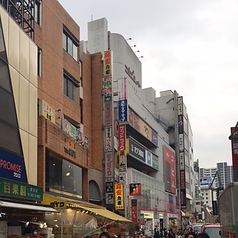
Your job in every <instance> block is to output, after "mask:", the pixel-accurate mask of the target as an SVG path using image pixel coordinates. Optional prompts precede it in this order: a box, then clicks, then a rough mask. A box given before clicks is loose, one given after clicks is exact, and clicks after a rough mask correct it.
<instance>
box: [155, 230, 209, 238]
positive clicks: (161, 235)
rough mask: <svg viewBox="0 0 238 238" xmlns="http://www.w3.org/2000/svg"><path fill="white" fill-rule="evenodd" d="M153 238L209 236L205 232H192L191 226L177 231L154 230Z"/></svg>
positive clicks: (201, 237) (196, 237)
mask: <svg viewBox="0 0 238 238" xmlns="http://www.w3.org/2000/svg"><path fill="white" fill-rule="evenodd" d="M154 238H210V237H209V235H208V234H206V233H197V232H194V231H193V229H192V228H187V229H184V230H182V229H179V230H178V231H177V232H175V231H173V229H169V231H168V232H167V229H166V228H164V229H160V230H157V229H156V228H155V230H154Z"/></svg>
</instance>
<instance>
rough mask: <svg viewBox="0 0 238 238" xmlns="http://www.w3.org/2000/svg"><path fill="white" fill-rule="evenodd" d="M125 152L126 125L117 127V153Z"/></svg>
mask: <svg viewBox="0 0 238 238" xmlns="http://www.w3.org/2000/svg"><path fill="white" fill-rule="evenodd" d="M125 150H126V125H118V151H125Z"/></svg>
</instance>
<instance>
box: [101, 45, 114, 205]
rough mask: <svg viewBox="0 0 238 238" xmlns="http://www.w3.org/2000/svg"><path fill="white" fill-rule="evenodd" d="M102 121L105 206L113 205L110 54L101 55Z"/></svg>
mask: <svg viewBox="0 0 238 238" xmlns="http://www.w3.org/2000/svg"><path fill="white" fill-rule="evenodd" d="M103 56H104V57H103V92H104V94H103V96H104V100H103V108H104V114H103V121H104V152H105V154H104V158H105V197H106V202H105V203H106V206H110V207H112V206H113V204H114V143H113V138H114V133H113V112H112V52H111V51H110V50H109V51H105V52H104V55H103Z"/></svg>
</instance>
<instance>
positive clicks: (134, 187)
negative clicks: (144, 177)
mask: <svg viewBox="0 0 238 238" xmlns="http://www.w3.org/2000/svg"><path fill="white" fill-rule="evenodd" d="M140 195H141V184H140V183H131V184H130V196H140Z"/></svg>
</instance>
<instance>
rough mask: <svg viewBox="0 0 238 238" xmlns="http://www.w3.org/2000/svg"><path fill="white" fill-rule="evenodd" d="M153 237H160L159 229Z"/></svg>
mask: <svg viewBox="0 0 238 238" xmlns="http://www.w3.org/2000/svg"><path fill="white" fill-rule="evenodd" d="M154 238H162V236H161V234H160V232H159V231H156V232H155V234H154Z"/></svg>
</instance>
